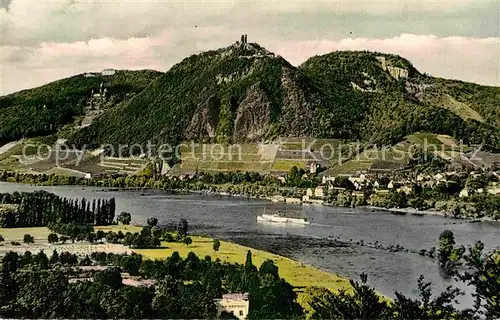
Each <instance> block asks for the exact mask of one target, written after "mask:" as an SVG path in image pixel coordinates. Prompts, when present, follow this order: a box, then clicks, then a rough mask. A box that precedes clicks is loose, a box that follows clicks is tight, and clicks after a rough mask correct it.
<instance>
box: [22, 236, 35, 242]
mask: <svg viewBox="0 0 500 320" xmlns="http://www.w3.org/2000/svg"><path fill="white" fill-rule="evenodd" d="M23 242H24V243H26V244H31V243H35V238H33V236H32V235H30V234H25V235H24V237H23Z"/></svg>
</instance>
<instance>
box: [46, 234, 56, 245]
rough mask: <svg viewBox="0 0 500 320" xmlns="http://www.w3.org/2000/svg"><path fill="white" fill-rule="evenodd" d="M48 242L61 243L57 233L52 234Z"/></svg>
mask: <svg viewBox="0 0 500 320" xmlns="http://www.w3.org/2000/svg"><path fill="white" fill-rule="evenodd" d="M47 240H48V241H49V243H57V242H58V241H59V237H58V236H57V234H56V233H50V234H49V236H48V237H47Z"/></svg>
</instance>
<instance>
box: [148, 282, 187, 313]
mask: <svg viewBox="0 0 500 320" xmlns="http://www.w3.org/2000/svg"><path fill="white" fill-rule="evenodd" d="M181 286H182V283H181V282H180V281H179V280H176V279H174V278H172V277H171V276H166V277H165V279H164V280H162V281H160V283H159V284H158V288H157V293H156V295H155V297H154V298H153V303H152V306H153V312H154V314H155V317H156V318H159V319H178V318H183V315H182V305H183V302H182V301H181V298H180V296H181V294H180V287H181Z"/></svg>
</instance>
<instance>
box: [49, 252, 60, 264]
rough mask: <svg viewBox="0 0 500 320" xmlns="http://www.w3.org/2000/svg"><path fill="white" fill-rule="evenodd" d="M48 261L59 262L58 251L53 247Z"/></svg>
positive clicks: (51, 262)
mask: <svg viewBox="0 0 500 320" xmlns="http://www.w3.org/2000/svg"><path fill="white" fill-rule="evenodd" d="M49 262H50V264H56V263H58V262H59V253H57V250H56V249H54V251H52V256H50V260H49Z"/></svg>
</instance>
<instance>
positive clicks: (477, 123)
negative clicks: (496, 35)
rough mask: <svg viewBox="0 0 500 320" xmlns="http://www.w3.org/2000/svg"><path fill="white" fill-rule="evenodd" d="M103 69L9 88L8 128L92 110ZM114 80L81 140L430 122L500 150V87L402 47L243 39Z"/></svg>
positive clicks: (367, 134)
mask: <svg viewBox="0 0 500 320" xmlns="http://www.w3.org/2000/svg"><path fill="white" fill-rule="evenodd" d="M101 78H102V77H89V78H85V77H83V76H76V77H73V78H69V79H64V80H61V81H58V82H54V83H51V84H48V85H46V86H43V87H40V88H36V89H31V90H26V91H22V92H20V93H16V94H13V95H9V96H6V97H2V98H0V103H1V104H0V112H2V117H1V119H0V138H1V139H3V140H6V141H8V140H14V139H18V138H19V137H22V136H34V135H46V134H50V133H53V132H55V131H56V130H58V129H59V128H61V126H62V125H64V124H66V123H69V122H71V121H73V119H74V118H75V116H79V115H82V114H83V109H84V102H85V100H86V97H88V95H89V94H90V92H91V90H92V89H94V90H96V89H97V88H98V87H99V85H100V83H101V82H103V79H101ZM109 79H112V80H111V81H110V82H111V86H110V88H109V91H110V92H112V93H113V94H114V95H115V96H116V103H114V104H113V106H112V107H110V108H108V109H106V112H103V113H102V114H101V113H99V114H98V115H97V116H95V117H88V118H89V119H90V120H89V121H88V123H87V124H86V125H85V126H83V125H82V126H81V128H78V130H74V131H71V136H70V142H71V143H76V144H77V145H80V146H82V145H84V144H85V145H87V148H88V147H98V146H99V145H102V144H108V143H109V144H121V143H123V144H129V145H131V144H135V143H139V144H143V145H145V144H146V143H147V142H148V141H150V142H151V143H154V144H157V145H158V144H161V143H167V142H168V143H178V142H180V141H186V140H191V139H194V140H196V141H198V142H204V143H214V142H218V143H221V142H222V143H239V142H255V141H261V140H273V139H275V138H277V137H316V138H327V139H342V140H350V141H352V140H358V139H359V140H361V141H363V142H372V143H376V144H396V143H397V142H399V141H402V140H404V138H405V137H406V136H408V135H411V134H412V133H416V132H428V133H434V134H443V135H450V136H452V137H453V138H454V139H456V140H464V142H466V143H469V144H480V143H483V144H485V146H486V149H487V150H489V151H496V152H499V151H500V129H499V122H500V88H498V87H487V86H480V85H476V84H471V83H465V82H461V81H455V80H445V79H439V78H433V77H430V76H428V75H425V74H422V73H420V72H419V71H418V70H416V69H415V68H414V67H413V65H412V64H411V63H410V62H409V61H407V60H405V59H403V58H401V57H399V56H395V55H389V54H382V53H375V52H349V51H340V52H332V53H330V54H326V55H322V56H316V57H312V58H310V59H309V60H307V61H306V62H305V63H303V64H302V65H301V66H299V67H298V68H296V67H294V66H292V65H291V64H290V63H288V62H287V61H286V60H285V59H283V58H282V57H280V56H276V55H274V54H273V53H271V52H269V51H267V50H266V49H265V48H262V47H261V46H259V45H258V44H256V43H244V42H237V43H235V44H233V45H231V46H229V47H226V48H221V49H218V50H214V51H208V52H204V53H201V54H196V55H192V56H190V57H188V58H186V59H184V60H183V61H181V62H180V63H178V64H176V65H175V66H173V67H172V68H171V69H170V70H168V71H167V72H166V73H157V72H152V71H142V72H141V71H138V72H119V73H117V74H116V75H115V76H109ZM106 81H108V80H106ZM108 82H109V81H108ZM44 105H45V107H44ZM4 114H5V115H6V116H5V117H4V116H3V115H4ZM87 125H88V126H87Z"/></svg>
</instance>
